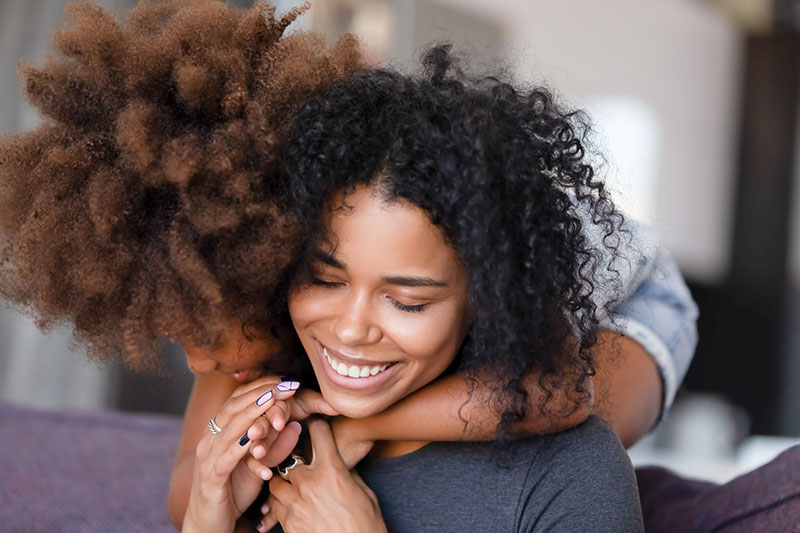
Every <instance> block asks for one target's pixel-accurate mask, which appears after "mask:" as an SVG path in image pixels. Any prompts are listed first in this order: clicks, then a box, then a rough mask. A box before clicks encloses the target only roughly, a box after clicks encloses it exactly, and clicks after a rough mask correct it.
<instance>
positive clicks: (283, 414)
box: [264, 392, 294, 431]
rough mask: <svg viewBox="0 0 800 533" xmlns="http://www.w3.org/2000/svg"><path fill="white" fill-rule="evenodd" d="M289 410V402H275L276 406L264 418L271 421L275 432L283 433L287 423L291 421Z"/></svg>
mask: <svg viewBox="0 0 800 533" xmlns="http://www.w3.org/2000/svg"><path fill="white" fill-rule="evenodd" d="M292 394H294V392H292ZM289 410H290V407H289V402H286V401H281V400H275V403H274V405H273V406H272V407H271V408H270V409H269V410H268V411H266V412H265V413H264V418H266V419H267V420H268V421H269V423H270V425H271V426H272V427H273V428H274V429H275V431H283V428H284V427H285V426H286V422H288V421H289Z"/></svg>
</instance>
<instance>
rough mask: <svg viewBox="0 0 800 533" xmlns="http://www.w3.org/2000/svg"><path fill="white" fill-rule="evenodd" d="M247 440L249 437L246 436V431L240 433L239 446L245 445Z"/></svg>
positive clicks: (248, 440)
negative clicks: (242, 433)
mask: <svg viewBox="0 0 800 533" xmlns="http://www.w3.org/2000/svg"><path fill="white" fill-rule="evenodd" d="M248 442H250V437H248V436H247V433H245V434H244V435H242V438H241V439H239V446H245V445H246V444H247V443H248Z"/></svg>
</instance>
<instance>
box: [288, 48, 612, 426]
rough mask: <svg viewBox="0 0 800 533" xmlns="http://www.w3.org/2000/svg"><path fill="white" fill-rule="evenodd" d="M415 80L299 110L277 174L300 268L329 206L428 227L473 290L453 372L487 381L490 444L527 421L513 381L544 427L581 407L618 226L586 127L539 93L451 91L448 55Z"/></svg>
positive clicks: (382, 77) (371, 78) (490, 81)
mask: <svg viewBox="0 0 800 533" xmlns="http://www.w3.org/2000/svg"><path fill="white" fill-rule="evenodd" d="M423 65H424V67H425V72H424V74H423V75H422V76H408V75H403V74H399V73H396V72H392V71H390V70H384V69H368V70H362V71H358V72H357V73H356V74H355V75H354V76H352V77H350V78H348V79H345V80H343V81H340V82H337V83H336V84H335V85H334V86H333V87H332V88H331V89H329V90H327V91H326V92H324V93H323V94H322V95H321V96H319V97H317V98H315V99H313V100H312V101H310V102H309V103H307V104H306V105H305V106H304V107H303V108H302V109H301V111H300V112H299V113H298V115H297V116H296V117H295V118H294V121H293V124H292V129H291V133H290V139H289V142H288V145H287V151H286V154H285V157H284V160H283V164H284V175H285V179H286V180H287V191H288V193H289V195H290V196H289V198H287V201H288V202H289V204H290V209H291V210H292V211H293V212H294V213H296V215H297V216H298V219H300V220H301V223H302V224H303V225H304V227H303V230H302V233H303V235H304V236H305V239H306V241H305V243H304V247H303V249H302V250H301V252H300V254H301V255H300V256H299V257H306V258H307V257H309V254H308V252H309V251H310V250H311V249H312V248H313V245H314V243H315V241H316V240H317V239H319V238H320V236H321V235H322V234H323V229H324V228H322V227H321V224H322V220H323V219H322V217H321V214H322V210H323V209H325V208H326V206H327V207H333V208H336V207H338V206H330V205H329V202H330V201H331V199H332V196H333V195H334V194H335V193H338V192H341V191H345V192H347V191H352V190H353V189H354V188H355V187H356V186H357V185H359V184H366V185H368V186H371V187H374V188H376V190H377V191H378V192H379V193H380V194H381V195H382V196H383V198H384V199H386V200H387V201H392V200H393V199H398V198H402V199H405V200H407V201H409V202H411V203H412V204H414V205H416V206H418V207H420V208H421V209H423V210H424V211H426V212H427V213H428V214H429V216H430V218H431V221H432V222H433V223H434V224H436V225H437V226H438V227H440V228H441V229H442V231H443V233H444V235H445V237H446V239H448V241H449V243H450V244H451V245H452V246H453V247H454V248H455V250H456V251H457V252H458V255H459V257H460V259H461V261H462V262H463V263H464V265H465V266H466V269H467V271H468V273H469V276H470V286H469V306H470V312H471V317H472V321H471V326H470V328H469V332H468V334H467V337H466V339H465V341H464V343H463V346H462V348H461V351H460V353H459V355H458V357H457V359H456V365H455V366H456V369H457V370H458V371H459V372H463V373H464V374H465V375H467V376H472V377H473V380H475V378H476V376H477V373H476V371H477V370H479V369H481V370H485V369H486V368H487V367H488V368H490V369H492V370H493V371H496V372H497V380H496V383H495V386H496V390H495V391H493V392H494V393H495V394H493V398H495V399H496V405H495V408H497V409H498V412H499V413H501V414H502V416H501V419H500V420H501V421H500V424H499V426H498V428H497V434H498V439H499V440H500V441H502V440H504V439H506V438H509V437H511V436H513V434H514V428H515V426H516V424H517V423H518V422H520V421H521V420H523V419H524V418H525V417H526V415H527V412H528V410H529V409H530V406H529V405H528V395H527V392H526V389H525V387H524V382H523V380H524V378H525V376H526V375H527V374H528V373H529V372H531V371H533V370H534V369H536V370H538V371H540V372H541V377H540V381H539V383H540V386H541V387H542V388H543V389H544V390H545V391H547V394H546V396H545V398H544V399H543V401H542V405H540V406H538V407H540V408H541V410H542V412H543V413H545V414H549V415H550V416H552V417H558V416H565V415H566V414H568V413H564V412H563V410H559V412H554V411H552V410H551V411H548V409H547V405H546V404H547V403H548V401H549V400H550V399H551V398H552V396H553V391H555V390H557V388H559V387H575V390H576V391H577V392H578V397H580V398H581V400H582V401H585V400H586V398H587V395H588V394H590V393H589V389H588V388H587V380H588V379H589V377H590V376H591V375H593V373H594V364H593V361H592V358H591V355H590V353H589V351H588V348H590V347H591V346H592V345H593V344H594V342H595V336H596V335H595V332H596V329H597V325H598V314H599V311H600V310H599V309H598V308H597V306H596V305H595V303H593V300H592V298H591V296H592V293H593V292H594V290H595V286H596V284H597V283H598V282H600V281H602V278H601V276H599V275H598V274H597V273H598V272H599V271H600V270H604V269H603V267H602V265H603V264H605V263H604V261H603V257H608V255H609V254H611V255H612V256H613V255H615V254H616V253H617V251H616V249H615V245H614V242H618V239H615V238H614V236H615V235H616V234H617V232H619V231H620V227H621V225H622V222H623V219H622V216H621V215H620V214H619V212H618V211H617V210H616V209H615V207H614V205H613V203H612V202H611V201H610V199H609V197H608V194H607V192H606V190H605V188H604V184H603V182H602V180H600V179H598V178H597V177H596V176H595V172H594V169H593V167H592V164H591V163H590V161H589V159H590V158H589V156H588V155H587V149H586V146H587V145H586V143H585V136H586V134H587V133H588V130H589V126H588V120H587V118H586V117H585V115H584V114H582V113H580V112H574V111H567V110H564V109H563V108H562V107H561V106H560V104H558V103H557V102H556V101H555V99H554V97H553V94H552V93H551V92H550V91H549V90H547V89H545V88H542V87H534V88H531V89H521V88H518V87H517V86H515V85H514V84H513V83H511V82H508V81H502V80H501V79H499V78H497V77H480V78H471V77H468V76H466V75H464V74H463V73H462V71H461V70H460V69H459V68H458V66H457V64H456V62H455V61H454V59H453V55H452V53H451V50H450V46H449V45H438V46H435V47H433V48H431V49H430V50H429V51H427V52H426V54H425V55H424V58H423ZM344 201H345V202H346V196H345V200H344ZM587 226H597V227H595V228H593V231H600V232H601V234H602V235H604V236H605V239H604V240H603V244H601V245H599V246H597V245H595V244H592V242H590V240H589V239H588V238H587V231H588V230H589V228H588V227H587ZM304 253H305V254H306V255H305V256H302V254H304ZM303 261H304V260H303V259H302V258H298V262H299V264H300V265H302V263H303ZM604 274H607V272H605V270H604ZM302 282H303V281H302V279H301V280H299V281H296V283H302ZM576 376H577V377H576ZM573 397H574V395H573Z"/></svg>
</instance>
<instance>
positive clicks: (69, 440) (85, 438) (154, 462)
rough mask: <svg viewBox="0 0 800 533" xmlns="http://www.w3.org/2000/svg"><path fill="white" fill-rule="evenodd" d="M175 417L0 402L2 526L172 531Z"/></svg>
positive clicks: (177, 426)
mask: <svg viewBox="0 0 800 533" xmlns="http://www.w3.org/2000/svg"><path fill="white" fill-rule="evenodd" d="M179 433H180V419H179V418H176V417H166V416H158V415H131V414H120V413H98V414H86V413H80V414H78V413H58V412H46V411H35V410H30V409H21V408H17V407H10V406H2V407H0V531H4V532H16V531H26V532H28V531H80V532H87V531H89V532H91V531H153V532H157V531H175V529H174V528H173V527H172V524H171V523H170V521H169V517H168V516H167V510H166V501H167V499H166V498H167V486H168V483H169V474H170V471H171V470H172V460H173V455H174V453H175V449H176V447H177V444H178V435H179Z"/></svg>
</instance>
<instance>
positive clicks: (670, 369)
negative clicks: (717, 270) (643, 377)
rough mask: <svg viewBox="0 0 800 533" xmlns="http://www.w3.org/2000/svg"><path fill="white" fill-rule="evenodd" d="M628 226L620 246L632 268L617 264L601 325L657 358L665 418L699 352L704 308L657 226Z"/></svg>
mask: <svg viewBox="0 0 800 533" xmlns="http://www.w3.org/2000/svg"><path fill="white" fill-rule="evenodd" d="M625 227H626V228H627V229H628V230H629V231H630V233H631V239H630V241H629V242H628V243H627V244H626V246H623V247H621V248H623V260H624V264H625V267H627V268H617V269H616V270H617V271H619V272H620V274H621V276H620V277H621V278H622V279H621V280H620V282H619V283H618V284H617V286H616V294H615V295H613V296H609V297H607V299H606V303H607V304H608V312H607V314H606V315H605V316H604V318H603V319H602V321H601V327H602V328H605V329H610V330H614V331H618V332H619V333H622V334H624V335H626V336H628V337H630V338H632V339H633V340H635V341H637V342H638V343H639V344H641V345H642V347H644V349H645V350H647V352H648V353H649V354H650V355H651V356H652V357H653V359H654V360H655V362H656V365H657V366H658V370H659V373H660V374H661V379H662V381H663V384H664V390H663V401H662V410H661V415H660V416H659V420H660V419H662V418H663V417H664V415H665V413H666V412H667V411H668V410H669V407H670V406H671V405H672V401H673V400H674V398H675V393H676V392H677V390H678V386H679V385H680V384H681V382H682V381H683V378H684V376H685V375H686V371H687V369H688V368H689V363H690V362H691V360H692V357H693V356H694V350H695V347H696V345H697V317H698V314H699V313H698V308H697V304H695V302H694V300H693V299H692V295H691V294H690V292H689V288H688V287H687V286H686V283H685V282H684V280H683V277H682V276H681V273H680V271H679V270H678V267H677V265H676V264H675V261H674V260H673V259H672V257H671V256H670V254H669V252H668V251H667V250H665V249H663V248H660V247H659V246H658V244H657V243H656V240H655V237H654V235H653V234H652V232H650V231H649V230H648V229H646V228H645V227H643V226H640V225H638V224H636V223H634V222H631V221H627V222H626V224H625ZM615 262H618V260H617V261H615ZM601 303H602V302H601Z"/></svg>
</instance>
